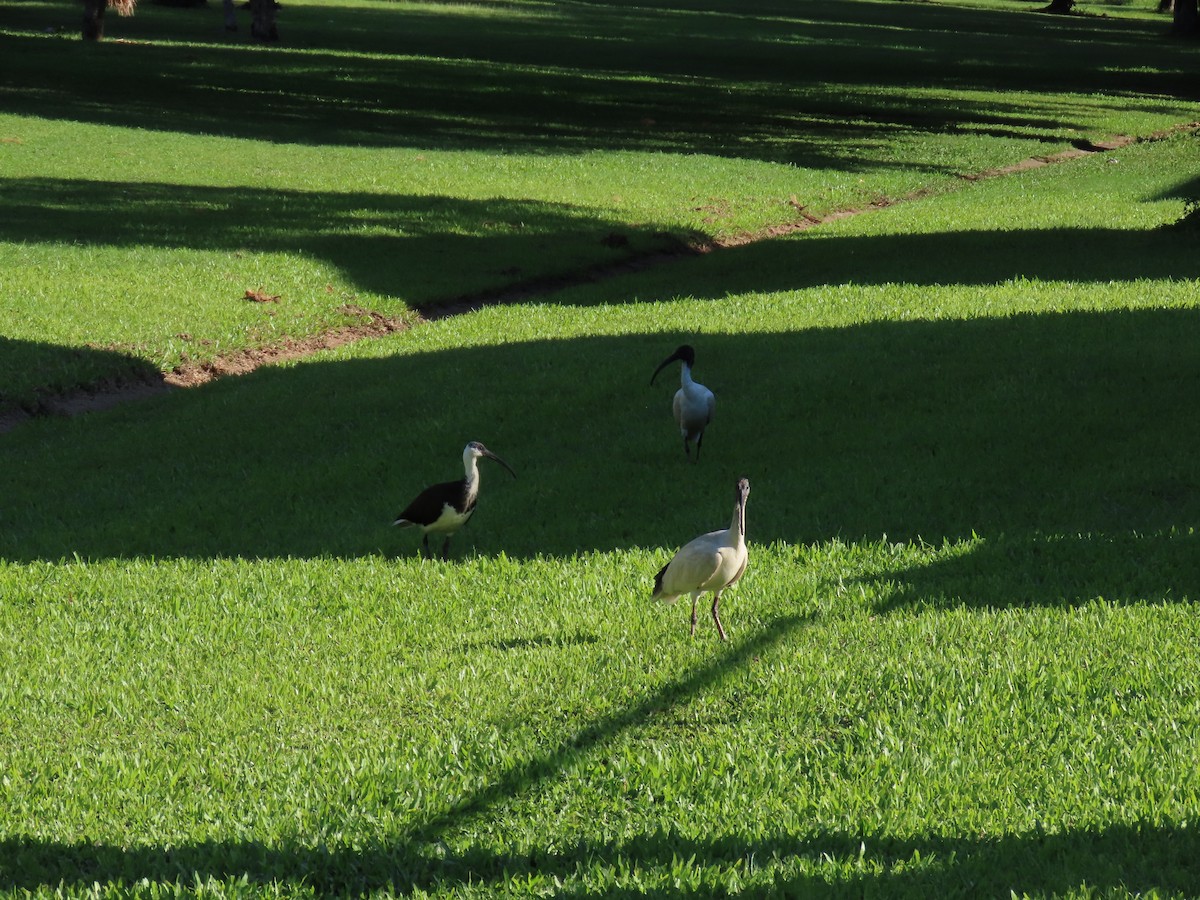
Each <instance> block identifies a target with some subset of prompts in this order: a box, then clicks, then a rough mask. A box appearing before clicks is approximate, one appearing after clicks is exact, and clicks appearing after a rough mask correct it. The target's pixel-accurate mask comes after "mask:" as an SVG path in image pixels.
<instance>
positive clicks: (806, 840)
mask: <svg viewBox="0 0 1200 900" xmlns="http://www.w3.org/2000/svg"><path fill="white" fill-rule="evenodd" d="M422 850H423V848H422V847H421V846H420V845H406V844H396V845H386V846H379V847H367V848H363V849H361V850H348V849H345V850H332V851H331V850H326V849H323V848H304V847H283V848H280V847H275V846H266V845H263V844H256V843H230V842H213V843H205V844H191V845H189V844H185V845H182V846H178V847H175V846H173V847H170V848H166V847H155V846H133V847H117V846H113V845H105V844H84V843H81V844H64V843H58V842H54V841H39V840H36V839H22V838H9V839H7V840H4V841H0V852H3V854H4V859H5V860H7V861H8V864H7V865H6V866H4V868H3V869H0V886H2V887H5V888H8V889H13V888H15V889H18V890H22V889H25V890H34V889H36V888H37V887H38V886H39V885H57V884H59V883H60V882H62V883H64V884H65V885H66V886H68V887H73V888H78V887H83V886H86V885H90V884H91V883H92V882H93V881H100V882H101V883H106V882H108V883H117V884H124V885H132V884H135V883H136V882H137V881H139V880H141V879H142V878H148V879H150V880H151V881H152V882H154V881H167V882H171V881H175V880H178V881H181V882H183V883H185V884H190V883H194V879H195V878H199V879H202V880H203V879H207V878H213V879H216V880H218V881H226V880H230V879H241V878H243V877H246V879H247V881H248V882H249V883H251V884H254V885H271V884H276V883H278V882H283V883H287V884H298V883H303V884H305V885H307V886H308V887H309V888H310V889H311V890H313V891H314V892H315V893H316V895H317V896H322V897H324V896H355V895H359V894H363V893H366V892H368V891H371V890H379V889H392V890H396V891H398V892H405V891H409V890H412V889H413V888H418V887H419V888H423V889H426V890H434V889H439V890H440V889H447V890H449V889H453V888H455V887H465V886H466V885H468V884H474V885H478V884H479V883H480V882H483V883H484V884H489V883H496V884H502V883H504V882H506V881H508V880H509V879H511V878H519V877H521V876H523V875H540V876H545V877H548V878H552V877H555V876H557V877H559V878H562V879H564V880H565V879H567V878H571V877H572V876H575V875H576V874H578V873H579V872H581V871H586V870H587V869H588V868H589V867H591V866H594V865H596V864H597V862H598V861H604V862H605V863H607V864H609V865H613V866H620V865H621V864H622V863H624V864H626V865H629V866H631V867H633V866H639V867H642V868H643V869H650V868H652V867H656V866H657V867H664V868H666V867H669V866H671V865H672V863H673V862H674V863H676V864H677V863H678V861H679V860H686V859H689V858H692V857H693V856H694V858H695V859H696V860H702V861H703V862H704V863H705V864H707V865H712V866H717V865H722V864H723V865H728V866H737V865H739V864H745V863H746V861H748V860H752V859H758V860H760V861H770V860H774V859H782V860H789V859H797V858H799V859H808V860H812V861H813V862H814V863H817V862H821V861H824V860H827V859H828V860H832V861H837V862H839V863H841V864H842V865H843V866H845V867H846V868H850V869H852V868H854V867H856V866H857V867H860V871H858V872H854V873H853V874H849V875H847V876H846V877H845V879H844V880H842V881H840V882H836V883H834V884H831V883H830V880H829V879H828V878H826V877H813V876H807V875H794V876H783V877H780V878H777V879H776V880H775V882H774V883H773V884H772V885H771V889H772V890H773V891H775V892H778V894H779V895H780V896H796V895H797V894H807V893H810V892H813V891H817V892H819V893H820V895H821V896H854V897H858V896H863V895H864V894H868V895H876V894H885V895H903V896H911V897H917V896H923V897H980V896H1007V895H1008V892H1009V891H1011V890H1018V891H1024V892H1027V893H1028V894H1030V895H1033V896H1063V895H1066V894H1068V893H1069V892H1071V891H1078V890H1079V889H1080V887H1081V885H1087V886H1088V887H1089V888H1091V889H1092V890H1093V891H1097V892H1099V893H1101V894H1105V895H1107V894H1109V893H1112V894H1113V895H1115V896H1129V895H1133V896H1137V895H1139V894H1141V893H1143V892H1148V891H1157V892H1158V895H1159V896H1163V895H1166V896H1169V895H1174V894H1178V895H1182V896H1191V895H1194V893H1195V892H1196V891H1197V890H1198V889H1200V867H1198V865H1197V862H1196V860H1197V859H1198V858H1200V837H1198V836H1197V833H1196V830H1195V829H1194V828H1192V827H1190V826H1189V825H1186V824H1185V825H1171V824H1151V823H1146V824H1136V823H1134V824H1122V825H1112V826H1108V827H1104V828H1096V829H1076V830H1067V831H1063V832H1058V833H1043V832H1034V833H1029V834H1021V835H1005V836H1002V837H995V838H989V837H986V836H980V837H938V836H936V835H930V836H929V837H927V838H920V839H898V838H894V837H889V836H882V835H881V836H875V835H859V834H847V833H841V832H829V831H822V832H817V833H814V834H812V835H791V834H780V835H778V836H777V837H773V838H766V839H763V840H760V841H744V840H741V839H737V838H727V839H720V838H717V839H715V840H688V839H686V838H681V837H680V836H678V835H665V834H647V835H640V836H638V837H636V838H633V839H631V840H627V841H620V842H617V843H612V844H604V843H596V844H593V843H587V844H580V845H577V846H574V847H570V848H568V849H566V850H562V851H557V850H555V851H549V852H534V853H531V854H525V853H520V854H511V855H506V854H502V853H494V852H490V851H486V850H480V851H476V852H470V853H467V854H465V855H462V856H456V857H454V858H452V859H449V860H434V859H430V857H429V854H428V853H427V852H422ZM914 854H919V855H920V858H921V859H924V860H929V859H933V860H935V861H940V862H941V864H940V865H928V864H927V865H925V866H923V867H922V866H908V867H905V866H904V863H905V862H908V861H910V860H912V859H913V857H914ZM860 861H861V862H860ZM877 865H878V866H881V867H883V869H884V871H883V872H882V873H879V872H875V871H868V872H865V873H864V872H863V871H861V868H862V867H872V868H873V867H874V866H877ZM5 869H7V873H6V872H5V871H4V870H5ZM710 893H711V895H714V896H724V895H725V892H723V891H712V892H694V891H688V890H684V889H678V890H671V889H661V888H660V889H650V890H647V891H644V892H640V893H639V896H647V897H663V898H666V897H679V896H705V895H708V894H710ZM556 895H557V896H576V895H580V896H584V895H586V896H592V889H590V888H588V887H587V886H580V887H579V888H578V890H576V891H570V890H560V891H557V892H556Z"/></svg>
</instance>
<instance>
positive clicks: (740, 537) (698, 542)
mask: <svg viewBox="0 0 1200 900" xmlns="http://www.w3.org/2000/svg"><path fill="white" fill-rule="evenodd" d="M749 496H750V482H749V481H748V480H747V479H745V478H742V479H739V480H738V483H737V488H736V493H735V498H736V502H735V503H734V507H733V521H732V522H730V523H729V527H728V528H726V529H724V530H722V531H710V532H709V533H708V534H702V535H701V536H700V537H698V538H696V539H695V540H693V541H689V542H688V543H687V544H685V545H684V546H683V547H682V548H681V549H680V551H679V552H678V553H676V554H675V556H674V558H673V559H672V560H671V561H670V562H669V563H667V564H666V565H665V566H663V567H662V569H661V570H660V571H659V573H658V574H657V575H655V576H654V594H653V599H655V600H662V601H663V602H664V603H674V602H675V601H676V600H678V599H679V597H680V596H681V595H683V594H691V595H692V632H691V633H692V635H693V636H694V635H695V634H696V601H697V600H698V599H700V595H701V594H704V593H707V592H711V593H712V595H713V603H712V617H713V621H714V622H716V623H717V634H719V635H720V636H721V640H726V637H725V627H724V626H723V625H722V624H721V611H720V603H721V591H723V590H725V588H727V587H729V586H730V585H732V584H734V583H735V582H736V581H737V580H738V579H739V578H741V577H742V573H744V572H745V571H746V563H747V561H748V560H749V558H750V555H749V554H748V553H747V552H746V500H747V498H749Z"/></svg>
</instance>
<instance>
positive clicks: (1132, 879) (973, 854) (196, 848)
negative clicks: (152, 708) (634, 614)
mask: <svg viewBox="0 0 1200 900" xmlns="http://www.w3.org/2000/svg"><path fill="white" fill-rule="evenodd" d="M807 621H808V619H807V617H804V616H789V617H783V618H779V619H776V620H774V621H772V622H771V623H769V624H768V625H767V626H766V627H765V628H763V629H762V630H761V631H759V632H758V633H757V634H754V635H750V636H748V637H746V638H744V639H742V640H740V641H739V640H735V641H734V643H733V644H732V645H731V646H730V647H729V648H728V650H727V652H725V653H723V654H722V655H721V656H719V657H718V658H716V659H714V660H712V661H710V662H708V663H705V664H703V665H701V666H699V667H698V668H696V669H695V670H693V671H691V672H689V673H685V674H683V675H681V676H680V677H679V678H677V679H676V680H674V681H672V682H670V683H668V684H667V685H665V686H663V687H661V688H659V689H657V690H654V691H652V692H651V693H649V694H648V695H647V696H646V697H645V698H644V699H642V700H640V701H637V702H635V703H633V704H631V705H630V706H628V707H626V708H624V709H621V710H618V711H617V712H615V713H612V714H610V715H608V716H604V717H601V718H599V719H597V720H595V721H594V722H593V723H592V724H591V725H589V726H587V727H586V728H584V729H583V730H582V731H580V732H578V733H576V734H572V735H569V736H567V737H566V738H565V739H564V740H562V741H561V742H560V743H559V744H557V745H556V746H554V747H552V748H550V749H548V750H546V751H545V752H544V753H541V754H538V755H535V756H533V757H531V758H529V759H527V760H525V761H523V762H520V763H517V764H514V765H511V766H509V767H507V768H504V769H502V770H500V771H497V772H495V773H494V774H493V775H492V776H491V778H490V779H489V780H488V782H487V783H486V784H485V785H484V786H483V787H481V788H479V789H477V790H476V791H474V792H473V793H471V794H469V795H467V796H466V797H464V798H463V799H462V800H461V801H459V802H457V803H454V804H452V805H450V806H449V807H447V808H445V809H442V810H430V811H429V812H427V813H425V814H422V815H418V816H417V819H416V821H414V822H413V823H411V824H410V826H409V827H408V828H407V829H406V830H405V831H404V832H402V833H400V834H398V835H395V836H394V837H391V838H389V839H381V840H380V841H379V842H378V843H376V844H369V845H367V846H365V847H355V848H349V847H340V846H332V847H331V846H327V845H324V844H322V845H321V846H317V847H311V846H296V845H293V846H289V845H286V844H283V845H277V844H267V843H263V842H256V841H219V840H218V841H208V842H201V843H194V844H189V843H178V844H172V845H171V846H156V845H153V844H147V843H140V844H132V845H121V846H119V845H116V844H105V843H100V842H90V841H81V842H78V843H66V842H60V841H55V840H47V839H40V838H35V837H22V836H8V837H5V838H3V839H0V888H2V889H4V890H10V891H12V890H18V891H36V890H38V889H42V888H48V887H56V886H65V887H66V888H68V889H73V888H77V887H84V886H90V885H92V884H94V883H100V884H101V885H104V884H114V883H123V884H125V885H133V884H142V883H147V882H148V883H156V884H164V885H169V884H184V885H193V884H205V883H208V882H209V881H216V882H226V881H230V880H239V881H243V880H244V881H245V882H247V883H250V884H253V885H256V886H260V885H271V886H279V885H296V886H300V885H303V886H304V888H305V890H310V891H313V892H314V893H315V894H317V895H318V896H322V897H325V896H357V895H362V894H366V893H369V892H372V891H375V890H384V889H388V890H395V891H400V892H411V891H414V890H435V889H437V890H445V889H453V888H456V887H464V886H466V885H472V886H474V887H476V888H477V887H479V886H480V885H481V884H482V885H485V886H494V887H497V888H499V887H501V886H502V885H504V884H506V883H508V882H510V881H511V880H512V879H514V878H525V877H545V878H553V879H557V880H558V881H559V882H560V884H561V883H562V882H567V887H566V888H565V890H566V891H568V892H569V891H571V890H573V889H577V890H579V891H585V890H586V887H585V886H584V885H579V886H578V887H577V888H572V887H571V886H570V882H571V880H572V879H576V878H578V877H579V876H580V875H581V873H584V872H586V871H587V870H588V869H589V868H594V867H596V866H597V865H600V866H603V867H608V868H612V869H628V870H631V871H636V872H639V873H641V874H642V875H643V877H646V878H649V879H651V880H652V881H651V883H654V881H655V880H660V883H662V884H670V881H669V879H668V878H667V877H666V876H667V874H668V873H669V872H670V871H671V869H672V868H673V867H677V866H678V864H679V861H680V860H687V859H692V860H695V861H696V863H695V864H696V865H697V866H704V867H711V866H721V867H723V868H733V867H742V866H749V867H750V868H749V870H748V871H749V872H750V873H751V874H752V873H753V865H754V861H755V860H756V859H757V860H760V861H762V863H763V864H767V865H773V866H776V867H777V874H775V875H774V877H773V879H772V882H771V884H770V885H769V886H770V887H771V888H772V889H773V890H776V891H782V892H784V893H789V894H790V893H807V892H810V891H813V890H823V889H828V888H830V887H831V886H832V887H836V888H841V889H844V890H846V891H847V892H852V893H856V894H857V893H861V892H862V891H864V890H865V891H868V892H882V893H897V892H903V893H906V894H909V895H913V896H939V897H959V896H962V897H968V896H969V897H974V896H981V895H986V896H991V895H997V894H999V893H1002V892H1003V891H1006V890H1018V891H1025V892H1030V893H1042V892H1046V893H1062V892H1065V891H1068V890H1071V889H1074V888H1078V887H1080V886H1082V885H1084V884H1086V885H1088V886H1090V887H1091V888H1092V889H1100V890H1106V889H1122V890H1132V891H1140V890H1149V889H1151V888H1157V889H1159V890H1163V891H1184V892H1187V891H1190V890H1192V889H1194V887H1195V885H1196V884H1197V883H1200V881H1198V879H1200V863H1197V859H1200V835H1197V833H1196V831H1195V829H1192V828H1188V827H1186V826H1176V825H1173V824H1169V823H1167V824H1156V825H1150V824H1146V825H1140V824H1138V823H1129V824H1123V825H1113V826H1109V827H1106V828H1096V829H1077V830H1067V831H1063V832H1059V833H1055V834H1047V833H1044V832H1033V833H1023V834H1011V835H1002V836H995V837H974V836H957V837H955V836H938V835H936V834H930V835H928V836H922V837H896V836H891V835H887V834H875V833H871V834H866V833H864V834H854V833H851V832H836V831H817V832H814V833H810V834H789V833H785V832H776V833H773V834H771V833H768V835H767V836H765V837H762V838H759V839H755V840H749V839H745V838H741V837H735V836H731V837H725V838H715V839H711V838H704V839H696V838H690V837H687V836H686V835H681V834H670V833H664V832H658V831H656V832H649V833H644V834H640V835H636V836H634V837H632V838H628V839H624V840H619V841H614V842H610V843H590V842H587V843H578V844H574V845H567V846H565V847H550V846H546V847H540V846H532V847H522V848H518V849H516V850H512V851H508V852H504V851H496V850H493V849H489V848H486V847H482V846H476V847H474V848H472V849H468V850H466V851H465V852H462V853H455V852H452V851H448V850H447V844H451V843H456V842H455V840H454V839H455V837H456V836H457V835H458V834H459V833H460V832H461V831H463V830H468V829H470V828H471V827H472V823H473V822H474V821H475V820H477V819H480V818H483V819H486V818H487V817H489V816H491V815H493V814H495V813H497V812H498V811H499V810H500V809H502V808H503V807H504V806H505V805H506V804H508V803H510V802H513V801H516V800H519V799H520V798H521V797H522V796H525V795H528V794H531V793H535V792H536V791H537V790H538V789H539V787H540V786H541V785H542V784H544V783H547V782H548V781H550V780H551V779H554V778H556V777H557V776H559V775H561V774H562V773H563V772H565V771H568V770H570V769H572V768H574V767H576V766H577V765H580V764H583V763H585V762H586V761H587V760H588V759H589V758H590V757H591V756H593V755H594V754H596V753H598V752H601V751H603V750H604V749H605V748H606V747H608V746H609V745H611V744H613V743H614V742H616V741H617V740H618V739H620V738H621V737H622V736H624V735H626V734H628V733H630V732H632V731H635V730H636V729H638V728H639V727H641V726H642V725H643V724H644V723H645V722H646V721H648V720H649V719H650V718H652V717H653V716H655V715H657V714H659V713H661V712H662V711H663V710H664V709H670V708H672V707H675V706H677V705H682V704H686V703H687V702H689V700H691V699H692V698H694V697H696V696H698V695H700V694H701V693H703V692H704V691H706V690H708V689H709V688H711V687H713V686H715V685H717V684H719V683H720V682H721V681H723V680H724V679H725V678H727V677H728V676H730V675H731V674H732V673H734V672H736V671H738V670H740V669H742V668H744V667H745V666H747V665H748V664H749V663H750V662H751V661H752V660H753V659H755V658H757V657H758V656H759V655H761V654H763V653H767V652H770V651H771V649H772V648H773V647H775V646H777V645H779V644H783V643H786V642H787V640H788V639H789V637H790V636H791V635H792V633H793V632H794V631H795V630H796V629H798V628H800V627H801V626H802V625H804V624H805V622H807ZM831 863H832V864H833V865H834V866H836V868H837V870H838V872H839V875H838V877H839V878H840V881H839V882H837V883H834V884H832V885H831V884H830V882H829V880H828V879H829V878H830V877H831V876H830V873H829V872H827V871H822V869H824V868H825V867H827V866H828V865H829V864H831ZM805 869H807V870H808V871H805ZM814 869H815V870H816V871H815V872H814V871H813V870H814ZM686 893H688V891H687V890H686V889H684V888H683V887H681V886H678V885H677V886H675V887H663V888H651V889H650V891H649V892H648V894H647V895H648V896H661V897H670V896H679V895H683V894H686Z"/></svg>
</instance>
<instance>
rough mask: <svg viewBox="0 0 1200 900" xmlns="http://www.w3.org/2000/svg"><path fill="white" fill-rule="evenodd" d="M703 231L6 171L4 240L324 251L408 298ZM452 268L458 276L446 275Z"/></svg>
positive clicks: (525, 206) (541, 206) (503, 205)
mask: <svg viewBox="0 0 1200 900" xmlns="http://www.w3.org/2000/svg"><path fill="white" fill-rule="evenodd" d="M696 237H697V236H696V235H691V234H679V235H675V236H670V235H665V234H661V233H659V232H657V231H655V230H654V229H653V228H652V227H650V226H645V225H641V226H639V225H627V224H624V223H621V222H617V221H613V220H609V219H607V218H606V217H604V216H602V215H599V214H598V213H597V211H596V210H594V209H589V208H587V207H582V206H572V205H569V204H564V203H540V202H534V201H515V200H499V199H491V200H466V199H461V198H454V197H446V196H437V195H432V196H416V195H407V194H401V195H397V194H386V193H382V194H381V193H361V192H349V191H348V192H340V193H339V192H330V191H286V190H274V189H272V190H265V189H256V188H249V187H204V186H196V185H172V184H157V183H145V182H114V181H91V180H82V179H58V178H14V179H6V180H0V240H8V241H13V242H17V243H20V242H25V243H45V244H69V245H92V246H100V247H135V246H138V247H140V246H150V247H166V248H187V249H193V250H221V251H229V252H242V251H245V252H255V253H272V252H279V253H288V254H295V255H301V256H305V257H309V258H313V259H321V260H325V261H326V262H328V263H329V264H330V265H332V266H335V267H336V268H337V269H338V270H339V271H340V272H342V273H344V274H345V276H346V277H347V278H348V279H350V280H352V281H353V282H354V284H355V285H356V286H357V287H359V288H360V289H362V290H365V291H372V292H374V293H376V294H380V295H383V296H397V297H401V298H403V299H404V300H405V301H407V302H409V303H410V304H415V303H421V302H427V301H430V300H437V299H447V296H446V295H447V294H448V293H467V292H472V291H479V290H482V289H484V288H494V287H497V286H502V285H506V284H511V283H512V282H514V281H518V282H519V281H521V280H523V279H528V278H533V277H538V276H545V275H547V274H558V273H563V272H572V271H576V270H578V269H579V268H580V267H581V266H586V265H592V264H596V263H597V262H604V261H619V260H621V259H623V258H625V257H627V256H628V255H630V254H632V253H636V252H639V251H646V250H662V249H667V248H671V247H678V246H679V245H680V242H681V241H683V240H688V239H694V238H696ZM447 271H453V273H454V276H453V277H452V278H447V276H446V273H447ZM331 302H332V301H331ZM339 302H340V301H339ZM194 337H196V338H197V339H199V338H200V337H202V335H200V334H196V335H194Z"/></svg>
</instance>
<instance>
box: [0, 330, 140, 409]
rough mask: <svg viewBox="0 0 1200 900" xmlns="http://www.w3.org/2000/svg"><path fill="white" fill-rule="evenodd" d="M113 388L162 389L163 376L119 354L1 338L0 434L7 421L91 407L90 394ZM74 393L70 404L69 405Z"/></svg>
mask: <svg viewBox="0 0 1200 900" xmlns="http://www.w3.org/2000/svg"><path fill="white" fill-rule="evenodd" d="M113 384H121V385H131V384H139V385H146V386H148V387H155V386H158V387H161V385H162V373H161V372H159V371H158V369H156V368H155V367H154V366H152V365H151V364H150V363H148V362H146V360H144V359H141V358H139V357H136V356H132V355H130V354H128V353H121V352H119V351H116V350H105V349H101V348H99V347H62V346H58V345H54V344H45V343H42V342H39V341H21V340H15V339H13V338H8V337H4V336H3V335H0V430H3V428H4V424H5V422H6V421H10V420H11V421H13V422H15V421H16V420H17V419H20V418H23V417H25V416H40V415H54V414H55V413H66V412H68V411H71V410H73V409H75V408H87V404H88V403H89V402H90V399H89V397H88V392H89V391H93V392H101V391H103V390H105V389H106V388H107V387H109V386H111V385H113ZM81 390H82V392H83V394H82V396H81V395H80V391H81ZM68 393H69V394H70V395H71V397H72V400H71V403H70V404H68V403H66V402H65V401H64V397H65V396H66V395H67V394H68Z"/></svg>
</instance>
